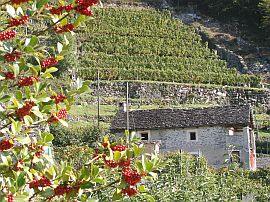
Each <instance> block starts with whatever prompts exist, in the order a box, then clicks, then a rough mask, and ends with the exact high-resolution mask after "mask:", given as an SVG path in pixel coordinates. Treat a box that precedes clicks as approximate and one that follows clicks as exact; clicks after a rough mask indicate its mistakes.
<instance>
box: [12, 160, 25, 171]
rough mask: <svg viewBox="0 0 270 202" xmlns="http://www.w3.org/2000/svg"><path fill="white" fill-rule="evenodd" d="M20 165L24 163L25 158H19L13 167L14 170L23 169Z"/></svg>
mask: <svg viewBox="0 0 270 202" xmlns="http://www.w3.org/2000/svg"><path fill="white" fill-rule="evenodd" d="M19 165H24V162H23V160H19V161H18V162H17V163H16V164H15V165H14V167H13V170H15V171H21V168H20V167H19Z"/></svg>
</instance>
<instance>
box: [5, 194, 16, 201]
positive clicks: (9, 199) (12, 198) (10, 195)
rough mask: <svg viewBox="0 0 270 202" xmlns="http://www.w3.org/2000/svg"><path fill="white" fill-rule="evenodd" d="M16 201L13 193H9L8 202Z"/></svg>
mask: <svg viewBox="0 0 270 202" xmlns="http://www.w3.org/2000/svg"><path fill="white" fill-rule="evenodd" d="M13 201H14V196H13V194H9V195H8V196H7V202H13Z"/></svg>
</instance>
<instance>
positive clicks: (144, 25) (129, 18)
mask: <svg viewBox="0 0 270 202" xmlns="http://www.w3.org/2000/svg"><path fill="white" fill-rule="evenodd" d="M78 32H79V33H78V35H77V44H78V54H79V58H78V63H79V64H78V71H79V75H80V76H81V77H82V78H83V79H91V80H95V79H96V77H97V69H99V71H100V77H101V79H103V80H153V81H167V82H179V83H205V84H219V85H230V86H244V85H247V86H252V87H256V86H258V85H259V83H260V78H258V77H257V76H254V75H240V74H239V73H238V72H237V71H236V70H235V69H228V68H227V66H226V63H225V62H224V61H221V60H219V59H218V56H217V55H216V54H214V53H213V51H211V50H210V49H209V48H208V46H207V44H206V43H203V42H202V40H201V38H200V37H199V35H198V34H197V33H196V32H195V29H193V28H191V27H189V26H186V25H184V24H183V23H181V21H179V20H176V19H173V18H172V16H171V14H170V13H169V12H161V11H156V10H152V9H123V8H105V9H97V10H96V11H95V20H92V21H88V22H87V24H86V25H85V27H83V28H81V29H80V30H79V31H78Z"/></svg>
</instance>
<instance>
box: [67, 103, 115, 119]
mask: <svg viewBox="0 0 270 202" xmlns="http://www.w3.org/2000/svg"><path fill="white" fill-rule="evenodd" d="M116 112H117V107H116V106H115V105H100V116H112V115H115V113H116ZM69 113H70V115H73V116H82V115H91V116H97V115H98V105H97V104H91V105H73V106H72V108H71V110H70V111H69Z"/></svg>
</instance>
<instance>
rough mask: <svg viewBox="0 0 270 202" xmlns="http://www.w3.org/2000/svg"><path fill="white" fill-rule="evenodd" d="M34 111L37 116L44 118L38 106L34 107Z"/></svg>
mask: <svg viewBox="0 0 270 202" xmlns="http://www.w3.org/2000/svg"><path fill="white" fill-rule="evenodd" d="M32 112H33V114H35V115H36V116H37V117H39V118H41V119H42V118H43V114H42V113H41V112H40V111H39V109H38V108H36V107H33V108H32Z"/></svg>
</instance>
